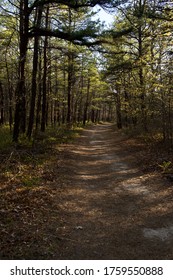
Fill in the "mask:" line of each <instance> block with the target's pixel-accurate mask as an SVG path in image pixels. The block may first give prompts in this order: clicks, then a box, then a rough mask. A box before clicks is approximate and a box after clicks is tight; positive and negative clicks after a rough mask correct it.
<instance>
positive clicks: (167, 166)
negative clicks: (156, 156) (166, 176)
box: [158, 161, 172, 173]
mask: <svg viewBox="0 0 173 280" xmlns="http://www.w3.org/2000/svg"><path fill="white" fill-rule="evenodd" d="M158 166H159V167H160V168H161V170H162V173H169V172H170V171H171V167H172V162H171V161H163V163H162V164H158Z"/></svg>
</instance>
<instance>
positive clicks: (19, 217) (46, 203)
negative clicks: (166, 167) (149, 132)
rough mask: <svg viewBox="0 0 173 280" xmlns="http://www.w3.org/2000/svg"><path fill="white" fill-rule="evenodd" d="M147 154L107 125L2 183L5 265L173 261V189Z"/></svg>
mask: <svg viewBox="0 0 173 280" xmlns="http://www.w3.org/2000/svg"><path fill="white" fill-rule="evenodd" d="M144 151H145V150H144V146H142V145H141V144H139V143H138V142H137V141H136V140H131V139H127V137H125V136H122V135H121V133H119V132H117V131H116V128H115V127H114V126H113V125H111V124H104V125H96V126H92V127H90V128H88V129H85V130H84V131H83V132H82V134H81V136H80V137H79V138H77V139H76V140H75V142H74V143H73V144H64V145H60V146H58V147H53V148H52V149H50V151H49V152H50V156H49V154H48V152H46V154H45V155H43V156H44V164H43V163H42V164H40V165H39V161H38V164H37V165H33V166H32V165H30V166H28V165H23V166H22V168H23V169H19V171H20V172H21V173H20V172H18V173H17V175H18V176H17V175H16V176H15V177H14V179H11V180H10V181H9V183H8V184H2V183H1V192H0V194H1V205H0V259H72V260H75V259H89V260H92V259H100V260H101V259H171V260H172V259H173V185H172V183H171V182H169V181H168V180H167V179H164V178H163V176H162V175H161V174H158V173H157V172H155V173H154V172H152V173H149V172H148V171H147V172H146V170H145V172H144V166H143V162H142V160H141V159H143V158H144V154H143V153H144ZM146 158H148V157H146ZM149 164H150V162H149ZM20 168H21V167H20ZM22 172H23V173H22ZM30 175H31V177H30ZM30 178H31V179H32V180H31V179H30ZM29 179H30V180H29ZM26 183H27V184H26Z"/></svg>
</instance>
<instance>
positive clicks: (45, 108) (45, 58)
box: [41, 7, 49, 132]
mask: <svg viewBox="0 0 173 280" xmlns="http://www.w3.org/2000/svg"><path fill="white" fill-rule="evenodd" d="M48 16H49V7H47V10H46V28H47V27H48V24H49V21H48V19H49V18H48ZM47 46H48V37H47V36H46V37H45V41H44V54H43V56H44V58H43V60H44V62H43V63H44V70H43V71H44V72H43V99H42V118H41V131H42V132H44V131H45V127H46V118H47V116H46V112H47Z"/></svg>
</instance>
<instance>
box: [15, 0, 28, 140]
mask: <svg viewBox="0 0 173 280" xmlns="http://www.w3.org/2000/svg"><path fill="white" fill-rule="evenodd" d="M28 28H29V11H28V0H21V1H20V34H19V36H20V48H19V49H20V56H19V79H18V83H17V87H16V107H15V116H14V130H13V141H15V142H17V141H18V137H19V132H20V130H21V131H22V132H23V133H25V128H26V101H25V98H26V96H25V95H26V88H25V64H26V55H27V46H28Z"/></svg>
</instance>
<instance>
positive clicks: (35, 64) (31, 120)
mask: <svg viewBox="0 0 173 280" xmlns="http://www.w3.org/2000/svg"><path fill="white" fill-rule="evenodd" d="M42 11H43V7H39V8H38V9H37V11H36V25H37V26H38V27H39V26H40V23H41V17H42ZM38 51H39V37H38V36H36V37H35V38H34V55H33V70H32V89H31V102H30V114H29V123H28V131H27V136H28V138H29V139H30V138H31V135H32V130H33V124H34V115H35V99H36V94H37V69H38Z"/></svg>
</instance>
